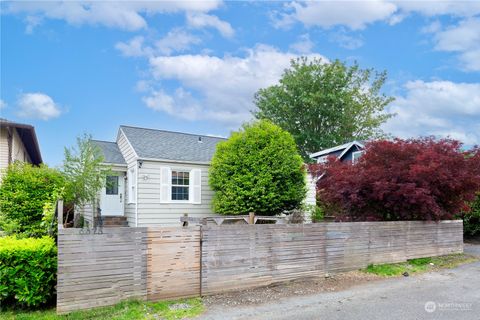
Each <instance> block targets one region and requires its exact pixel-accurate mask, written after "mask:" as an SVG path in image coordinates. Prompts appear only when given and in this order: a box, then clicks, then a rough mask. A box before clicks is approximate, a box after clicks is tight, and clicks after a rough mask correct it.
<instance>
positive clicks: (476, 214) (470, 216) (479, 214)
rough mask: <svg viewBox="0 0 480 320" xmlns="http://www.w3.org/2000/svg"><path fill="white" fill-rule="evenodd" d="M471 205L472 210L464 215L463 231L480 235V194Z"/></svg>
mask: <svg viewBox="0 0 480 320" xmlns="http://www.w3.org/2000/svg"><path fill="white" fill-rule="evenodd" d="M470 207H471V210H470V212H468V213H465V214H464V215H463V233H464V234H465V235H466V236H470V237H473V236H478V235H480V194H478V195H477V198H476V199H475V201H474V202H473V203H472V204H470Z"/></svg>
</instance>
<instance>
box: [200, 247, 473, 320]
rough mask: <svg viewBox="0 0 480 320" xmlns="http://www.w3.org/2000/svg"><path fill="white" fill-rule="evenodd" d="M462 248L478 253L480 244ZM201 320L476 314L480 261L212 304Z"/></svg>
mask: <svg viewBox="0 0 480 320" xmlns="http://www.w3.org/2000/svg"><path fill="white" fill-rule="evenodd" d="M465 252H468V253H471V254H476V255H479V256H480V245H475V246H471V245H466V246H465ZM427 310H428V311H427ZM201 319H219V320H220V319H222V320H223V319H249V320H256V319H258V320H260V319H285V320H286V319H288V320H292V319H293V320H307V319H331V320H334V319H382V320H383V319H392V320H396V319H398V320H406V319H435V320H437V319H440V320H441V319H445V320H456V319H459V320H463V319H465V320H472V319H480V262H476V263H472V264H467V265H463V266H461V267H458V268H456V269H451V270H443V271H440V272H432V273H426V274H422V275H419V276H414V277H408V278H395V279H387V280H385V281H379V282H374V283H369V284H366V285H361V286H357V287H354V288H351V289H349V290H345V291H342V292H332V293H320V294H315V295H311V296H304V297H292V298H287V299H282V300H279V301H278V302H276V303H269V304H265V305H260V306H252V307H238V308H227V307H211V308H210V310H209V311H208V312H207V313H206V314H204V316H203V317H201Z"/></svg>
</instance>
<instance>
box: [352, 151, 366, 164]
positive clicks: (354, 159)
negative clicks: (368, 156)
mask: <svg viewBox="0 0 480 320" xmlns="http://www.w3.org/2000/svg"><path fill="white" fill-rule="evenodd" d="M363 152H364V150H359V151H354V152H352V164H355V163H357V161H358V159H360V157H361V156H362V154H363ZM357 154H358V155H359V156H358V157H357V158H355V155H357Z"/></svg>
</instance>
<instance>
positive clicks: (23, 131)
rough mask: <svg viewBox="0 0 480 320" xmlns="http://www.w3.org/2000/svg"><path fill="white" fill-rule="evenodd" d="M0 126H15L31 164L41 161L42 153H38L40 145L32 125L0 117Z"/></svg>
mask: <svg viewBox="0 0 480 320" xmlns="http://www.w3.org/2000/svg"><path fill="white" fill-rule="evenodd" d="M0 127H6V128H8V127H10V128H15V129H16V130H17V132H18V135H19V136H20V139H22V143H23V145H24V146H25V149H26V150H27V152H28V155H29V156H30V159H31V160H32V163H33V164H36V165H38V164H41V163H42V154H41V153H40V146H39V145H38V139H37V135H36V133H35V128H34V127H33V126H32V125H29V124H24V123H18V122H13V121H9V120H7V119H3V118H0Z"/></svg>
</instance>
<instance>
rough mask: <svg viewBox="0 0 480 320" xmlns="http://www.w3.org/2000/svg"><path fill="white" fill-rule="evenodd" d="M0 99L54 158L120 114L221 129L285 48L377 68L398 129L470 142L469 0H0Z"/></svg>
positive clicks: (109, 136) (479, 131) (136, 121)
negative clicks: (32, 129) (391, 98)
mask: <svg viewBox="0 0 480 320" xmlns="http://www.w3.org/2000/svg"><path fill="white" fill-rule="evenodd" d="M1 9H2V14H1V15H0V18H1V89H0V98H1V101H0V113H1V116H2V117H4V118H7V119H10V120H16V121H19V122H25V123H31V124H33V125H34V126H35V128H36V130H37V135H38V138H39V141H40V146H41V151H42V154H43V157H44V160H45V161H46V162H47V163H48V164H50V165H59V164H61V162H62V159H63V147H64V146H69V145H73V144H74V143H75V138H76V137H77V136H78V135H80V134H82V133H85V132H86V133H90V134H92V135H93V136H94V138H97V139H103V140H114V139H115V137H116V134H117V130H118V126H119V125H120V124H127V125H134V126H142V127H152V128H159V129H166V130H176V131H185V132H193V133H201V134H214V135H222V136H228V134H229V132H230V131H231V130H235V129H237V128H238V127H239V126H240V125H241V123H242V122H244V121H248V120H249V119H251V114H250V110H252V109H253V108H254V105H253V104H252V99H253V94H254V93H255V91H257V90H258V89H259V88H262V87H266V86H269V85H272V84H275V83H276V81H278V79H279V77H280V76H281V73H282V70H284V69H285V68H286V67H288V65H289V61H290V59H292V58H295V57H298V56H301V55H305V56H308V57H310V58H314V57H316V58H322V59H325V61H328V60H333V59H340V60H343V61H347V62H348V63H351V62H353V61H355V60H356V61H358V63H359V64H360V65H361V66H362V67H364V68H375V69H377V70H387V72H388V82H387V84H386V86H385V88H384V92H385V93H386V94H389V95H393V96H395V97H396V101H395V102H394V103H392V104H391V105H390V106H389V107H388V111H389V112H395V113H396V114H397V116H396V117H394V118H393V119H392V120H390V121H389V122H388V123H387V124H385V126H384V130H385V131H387V132H389V133H391V134H393V135H395V136H399V137H404V138H406V137H415V136H420V135H436V136H438V137H446V136H450V137H453V138H456V139H459V140H462V141H463V142H464V143H465V144H467V145H474V144H480V1H466V2H461V1H442V2H435V1H427V0H424V1H420V2H415V1H408V2H407V1H382V0H377V1H350V2H347V1H336V2H328V1H317V2H286V1H285V2H240V1H237V2H221V1H191V2H173V1H167V2H155V1H150V2H128V1H123V2H118V3H115V2H107V1H103V2H101V1H90V2H82V3H79V2H74V1H68V2H55V1H50V2H31V3H30V2H2V3H1Z"/></svg>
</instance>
